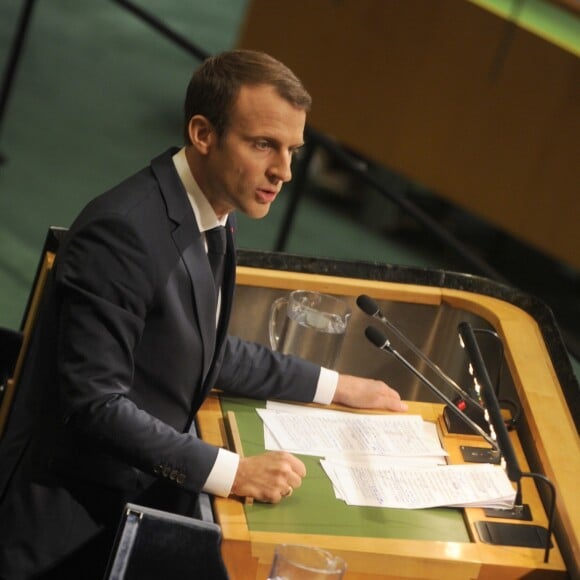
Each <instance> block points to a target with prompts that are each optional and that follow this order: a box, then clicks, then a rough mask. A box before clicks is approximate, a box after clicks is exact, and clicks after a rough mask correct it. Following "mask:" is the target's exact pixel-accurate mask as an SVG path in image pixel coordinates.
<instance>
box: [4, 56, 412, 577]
mask: <svg viewBox="0 0 580 580" xmlns="http://www.w3.org/2000/svg"><path fill="white" fill-rule="evenodd" d="M309 106H310V97H309V95H308V93H307V92H306V91H305V89H304V88H303V87H302V85H301V83H300V81H299V80H298V79H297V78H296V77H295V76H294V74H293V73H292V72H291V71H290V70H289V69H288V68H287V67H285V66H284V65H282V64H281V63H279V62H278V61H276V60H275V59H273V58H271V57H269V56H267V55H265V54H263V53H257V52H251V51H231V52H227V53H224V54H222V55H219V56H217V57H214V58H211V59H208V60H207V61H206V62H205V63H204V64H203V65H202V66H201V68H200V69H198V70H197V71H196V72H195V73H194V75H193V77H192V80H191V82H190V85H189V87H188V91H187V97H186V104H185V127H186V129H185V136H186V146H185V147H184V148H182V149H172V150H169V151H167V152H165V153H163V154H162V155H161V156H159V157H158V158H156V159H154V160H153V161H152V162H151V164H150V165H149V166H148V167H146V168H145V169H143V170H142V171H140V172H139V173H137V174H136V175H134V176H132V177H130V178H129V179H127V180H126V181H124V182H123V183H121V184H120V185H118V186H117V187H115V188H113V189H112V190H110V191H109V192H107V193H105V194H103V195H102V196H100V197H98V198H96V199H95V200H93V201H92V202H91V203H90V204H89V205H88V206H87V207H86V208H85V209H84V210H83V211H82V212H81V214H80V215H79V217H78V218H77V219H76V221H75V222H74V224H73V225H72V227H71V228H70V230H69V232H68V235H67V236H66V238H65V240H64V242H63V244H62V245H61V247H60V249H59V252H58V256H57V261H56V264H55V267H54V268H53V273H52V279H51V280H50V282H49V288H48V290H47V295H46V300H47V304H45V307H44V308H43V312H44V317H43V318H42V319H41V320H40V321H39V325H40V330H39V332H40V334H41V336H42V341H41V344H42V347H41V348H40V349H39V352H38V353H37V356H36V357H35V365H34V368H33V369H32V371H31V376H30V377H28V379H27V383H29V384H30V387H29V386H28V385H27V384H22V385H21V387H20V388H21V389H26V388H31V389H38V392H40V393H42V396H43V397H44V398H43V404H42V407H41V413H40V415H39V417H38V418H37V421H36V429H35V430H34V433H32V435H31V437H30V440H29V443H28V445H27V447H26V449H25V451H24V452H23V454H22V458H21V461H20V462H19V464H18V466H17V468H16V469H15V470H14V473H13V474H12V475H11V478H10V481H9V483H8V485H7V488H6V490H5V493H4V496H3V500H2V503H1V505H0V578H2V579H5V580H8V579H9V580H16V579H28V578H34V577H42V578H61V579H62V578H73V577H74V578H82V579H84V580H86V579H87V578H93V577H95V578H101V577H102V574H103V570H104V568H105V566H106V562H107V558H108V554H109V551H110V548H111V544H112V541H113V537H114V532H115V529H116V526H117V522H118V520H119V517H120V515H121V510H122V507H123V506H124V504H125V503H126V502H128V501H131V502H134V503H138V504H142V505H148V506H151V507H155V508H159V509H164V510H170V511H174V512H177V513H182V514H189V513H190V512H191V509H192V508H191V506H192V505H193V501H192V500H194V499H195V497H196V494H197V493H198V492H200V491H201V490H204V491H207V492H209V493H213V494H218V495H223V496H227V495H229V494H236V495H239V496H250V497H253V498H255V499H256V500H259V501H264V502H273V503H276V502H279V501H281V500H282V499H283V498H284V497H285V496H287V495H288V494H289V493H291V492H292V490H293V489H294V488H296V487H298V486H300V484H301V481H302V478H303V477H304V475H305V468H304V465H303V463H302V462H301V461H300V460H299V459H298V458H296V457H294V456H293V455H291V454H289V453H285V452H269V453H265V454H263V455H259V456H254V457H245V458H240V457H239V456H238V455H236V454H235V453H231V452H229V451H227V450H224V449H218V448H215V447H213V446H211V445H208V444H207V443H205V442H203V441H201V440H200V439H198V438H197V437H196V436H195V434H194V432H193V429H192V424H193V420H194V417H195V413H196V411H197V410H198V408H199V406H200V405H201V403H202V402H203V400H204V397H205V396H206V395H207V393H208V392H209V390H210V389H211V388H212V387H213V386H219V387H220V388H222V389H224V390H227V391H230V392H233V393H236V394H240V395H247V396H251V397H255V398H263V399H265V398H281V399H289V400H296V401H317V402H320V403H330V402H332V401H334V402H338V403H342V404H346V405H350V406H358V407H367V408H386V409H391V410H404V409H405V406H404V404H403V403H401V401H400V399H399V396H398V394H397V393H396V392H395V391H393V390H392V389H390V388H389V387H388V386H387V385H385V384H384V383H383V382H381V381H375V380H370V379H362V378H357V377H352V376H346V375H340V376H339V375H338V374H337V373H335V372H333V371H330V370H328V369H321V368H320V367H319V366H317V365H314V364H312V363H309V362H306V361H303V360H300V359H298V358H295V357H289V356H283V355H280V354H277V353H274V352H272V351H270V350H269V349H267V348H264V347H262V346H259V345H257V344H253V343H248V342H244V341H242V340H240V339H238V338H236V337H232V336H227V334H226V329H227V325H228V320H229V315H230V309H231V305H232V297H233V291H234V283H235V280H234V276H235V250H234V242H233V232H234V229H235V222H234V219H233V215H232V214H233V212H234V211H235V210H238V211H241V212H243V213H244V214H246V215H248V216H251V217H254V218H261V217H264V216H265V215H266V214H267V213H268V210H269V208H270V205H271V203H272V202H273V201H274V200H275V198H276V196H277V195H278V193H279V191H280V188H281V186H282V184H283V183H284V182H287V181H289V180H290V178H291V171H290V163H291V159H292V156H293V155H294V153H295V152H296V151H297V150H298V149H299V148H300V147H301V146H302V143H303V130H304V125H305V120H306V113H307V111H308V109H309ZM219 226H225V230H226V231H225V234H226V253H225V267H224V274H223V280H222V279H219V280H218V282H214V276H213V274H212V269H211V267H210V260H209V259H208V244H209V236H210V234H209V233H208V232H209V231H210V230H213V229H214V228H215V227H219ZM209 251H213V250H212V249H211V248H209ZM0 461H1V454H0Z"/></svg>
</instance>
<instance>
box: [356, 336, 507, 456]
mask: <svg viewBox="0 0 580 580" xmlns="http://www.w3.org/2000/svg"><path fill="white" fill-rule="evenodd" d="M365 336H366V337H367V338H368V340H369V341H370V342H372V343H373V344H374V345H375V346H376V347H378V348H379V349H381V350H383V351H386V352H389V353H391V354H392V355H393V356H394V357H395V358H396V359H397V360H398V361H399V362H400V363H402V364H403V365H404V366H405V367H406V368H407V369H408V370H410V371H411V372H412V373H413V374H414V375H415V376H416V377H417V378H418V379H419V380H420V381H421V382H422V383H423V384H424V385H426V386H427V387H429V389H431V391H433V393H435V395H437V397H439V398H440V399H441V400H442V401H443V402H444V403H446V404H447V405H448V407H449V409H451V411H453V412H454V413H455V414H456V415H457V416H458V417H459V418H460V420H461V421H463V422H464V423H465V424H466V425H468V426H469V427H470V428H471V429H472V430H473V431H475V432H476V433H477V434H478V435H481V436H482V437H483V438H484V439H485V440H486V441H487V442H488V443H489V444H490V445H491V446H492V448H493V450H494V451H495V452H497V453H499V446H498V444H497V442H496V441H495V440H494V439H492V437H491V436H490V435H488V434H487V433H486V432H485V431H484V430H483V429H482V428H481V427H480V426H479V425H478V424H477V423H476V422H475V421H473V420H472V419H470V418H469V417H468V416H467V415H466V414H465V413H463V412H462V411H460V410H459V409H458V408H457V406H456V405H455V404H454V403H453V401H451V400H450V399H449V398H448V397H447V396H446V395H445V394H444V393H443V392H441V390H440V389H438V388H437V387H436V386H435V385H434V384H433V383H432V382H431V381H430V380H429V379H428V378H427V377H426V376H425V375H424V374H423V373H422V372H421V371H419V370H418V369H416V368H415V367H414V366H413V365H412V364H411V363H410V362H409V361H408V360H407V359H406V358H405V357H404V356H402V355H401V354H400V353H399V352H397V351H396V350H395V349H394V348H393V346H392V345H391V343H390V341H389V339H388V338H387V337H386V336H385V335H384V334H383V333H382V332H381V331H380V330H378V329H377V328H375V327H374V326H368V327H367V328H366V330H365Z"/></svg>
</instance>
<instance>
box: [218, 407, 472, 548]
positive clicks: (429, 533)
mask: <svg viewBox="0 0 580 580" xmlns="http://www.w3.org/2000/svg"><path fill="white" fill-rule="evenodd" d="M220 401H221V406H222V412H223V414H224V416H226V414H227V413H228V412H230V411H231V412H233V413H234V414H235V418H236V423H237V427H238V430H239V434H240V438H241V442H242V445H243V451H244V455H257V454H259V453H263V452H264V451H265V448H264V429H263V424H262V420H261V419H260V417H259V416H258V414H257V413H256V408H258V407H265V403H264V402H263V401H255V400H251V399H237V398H232V397H225V396H222V397H220ZM298 457H300V459H301V460H302V461H303V462H304V464H305V465H306V470H307V474H306V477H305V478H304V480H303V482H302V486H301V487H300V488H298V489H296V490H295V491H294V493H293V494H292V497H290V498H287V499H285V500H284V501H282V502H280V503H279V504H276V505H272V504H265V503H258V502H254V503H252V504H247V505H246V506H245V514H246V518H247V522H248V529H249V530H250V531H260V532H287V533H294V534H324V535H332V536H359V537H369V538H389V539H407V540H432V541H447V542H469V541H470V538H469V534H468V531H467V527H466V524H465V522H464V519H463V513H462V510H459V509H452V508H435V509H421V510H403V509H390V508H375V507H359V506H349V505H347V504H346V503H345V502H343V501H342V500H339V499H337V498H336V497H335V494H334V491H333V489H332V483H331V482H330V479H329V478H328V476H327V475H326V474H325V473H324V471H323V469H322V467H321V465H320V463H319V458H317V457H312V456H307V455H298Z"/></svg>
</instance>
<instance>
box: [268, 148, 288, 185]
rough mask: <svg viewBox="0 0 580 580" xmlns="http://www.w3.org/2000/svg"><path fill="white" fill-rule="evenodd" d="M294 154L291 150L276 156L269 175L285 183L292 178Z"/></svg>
mask: <svg viewBox="0 0 580 580" xmlns="http://www.w3.org/2000/svg"><path fill="white" fill-rule="evenodd" d="M291 166H292V155H291V154H290V153H289V152H281V153H280V154H279V155H277V156H276V161H275V162H274V163H273V164H272V166H271V167H270V171H269V177H270V178H271V179H273V180H275V181H282V182H284V183H286V182H288V181H290V180H291V179H292V167H291Z"/></svg>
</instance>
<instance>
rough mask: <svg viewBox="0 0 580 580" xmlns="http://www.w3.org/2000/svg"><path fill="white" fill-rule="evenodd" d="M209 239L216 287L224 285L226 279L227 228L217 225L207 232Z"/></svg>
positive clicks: (210, 259) (208, 250) (208, 243)
mask: <svg viewBox="0 0 580 580" xmlns="http://www.w3.org/2000/svg"><path fill="white" fill-rule="evenodd" d="M205 239H206V241H207V257H208V258H209V264H210V266H211V270H212V272H213V278H214V280H215V286H216V289H217V290H218V291H219V289H220V288H221V286H222V282H223V279H224V262H225V255H226V228H225V227H224V226H217V227H215V228H212V229H211V230H207V231H206V232H205Z"/></svg>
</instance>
